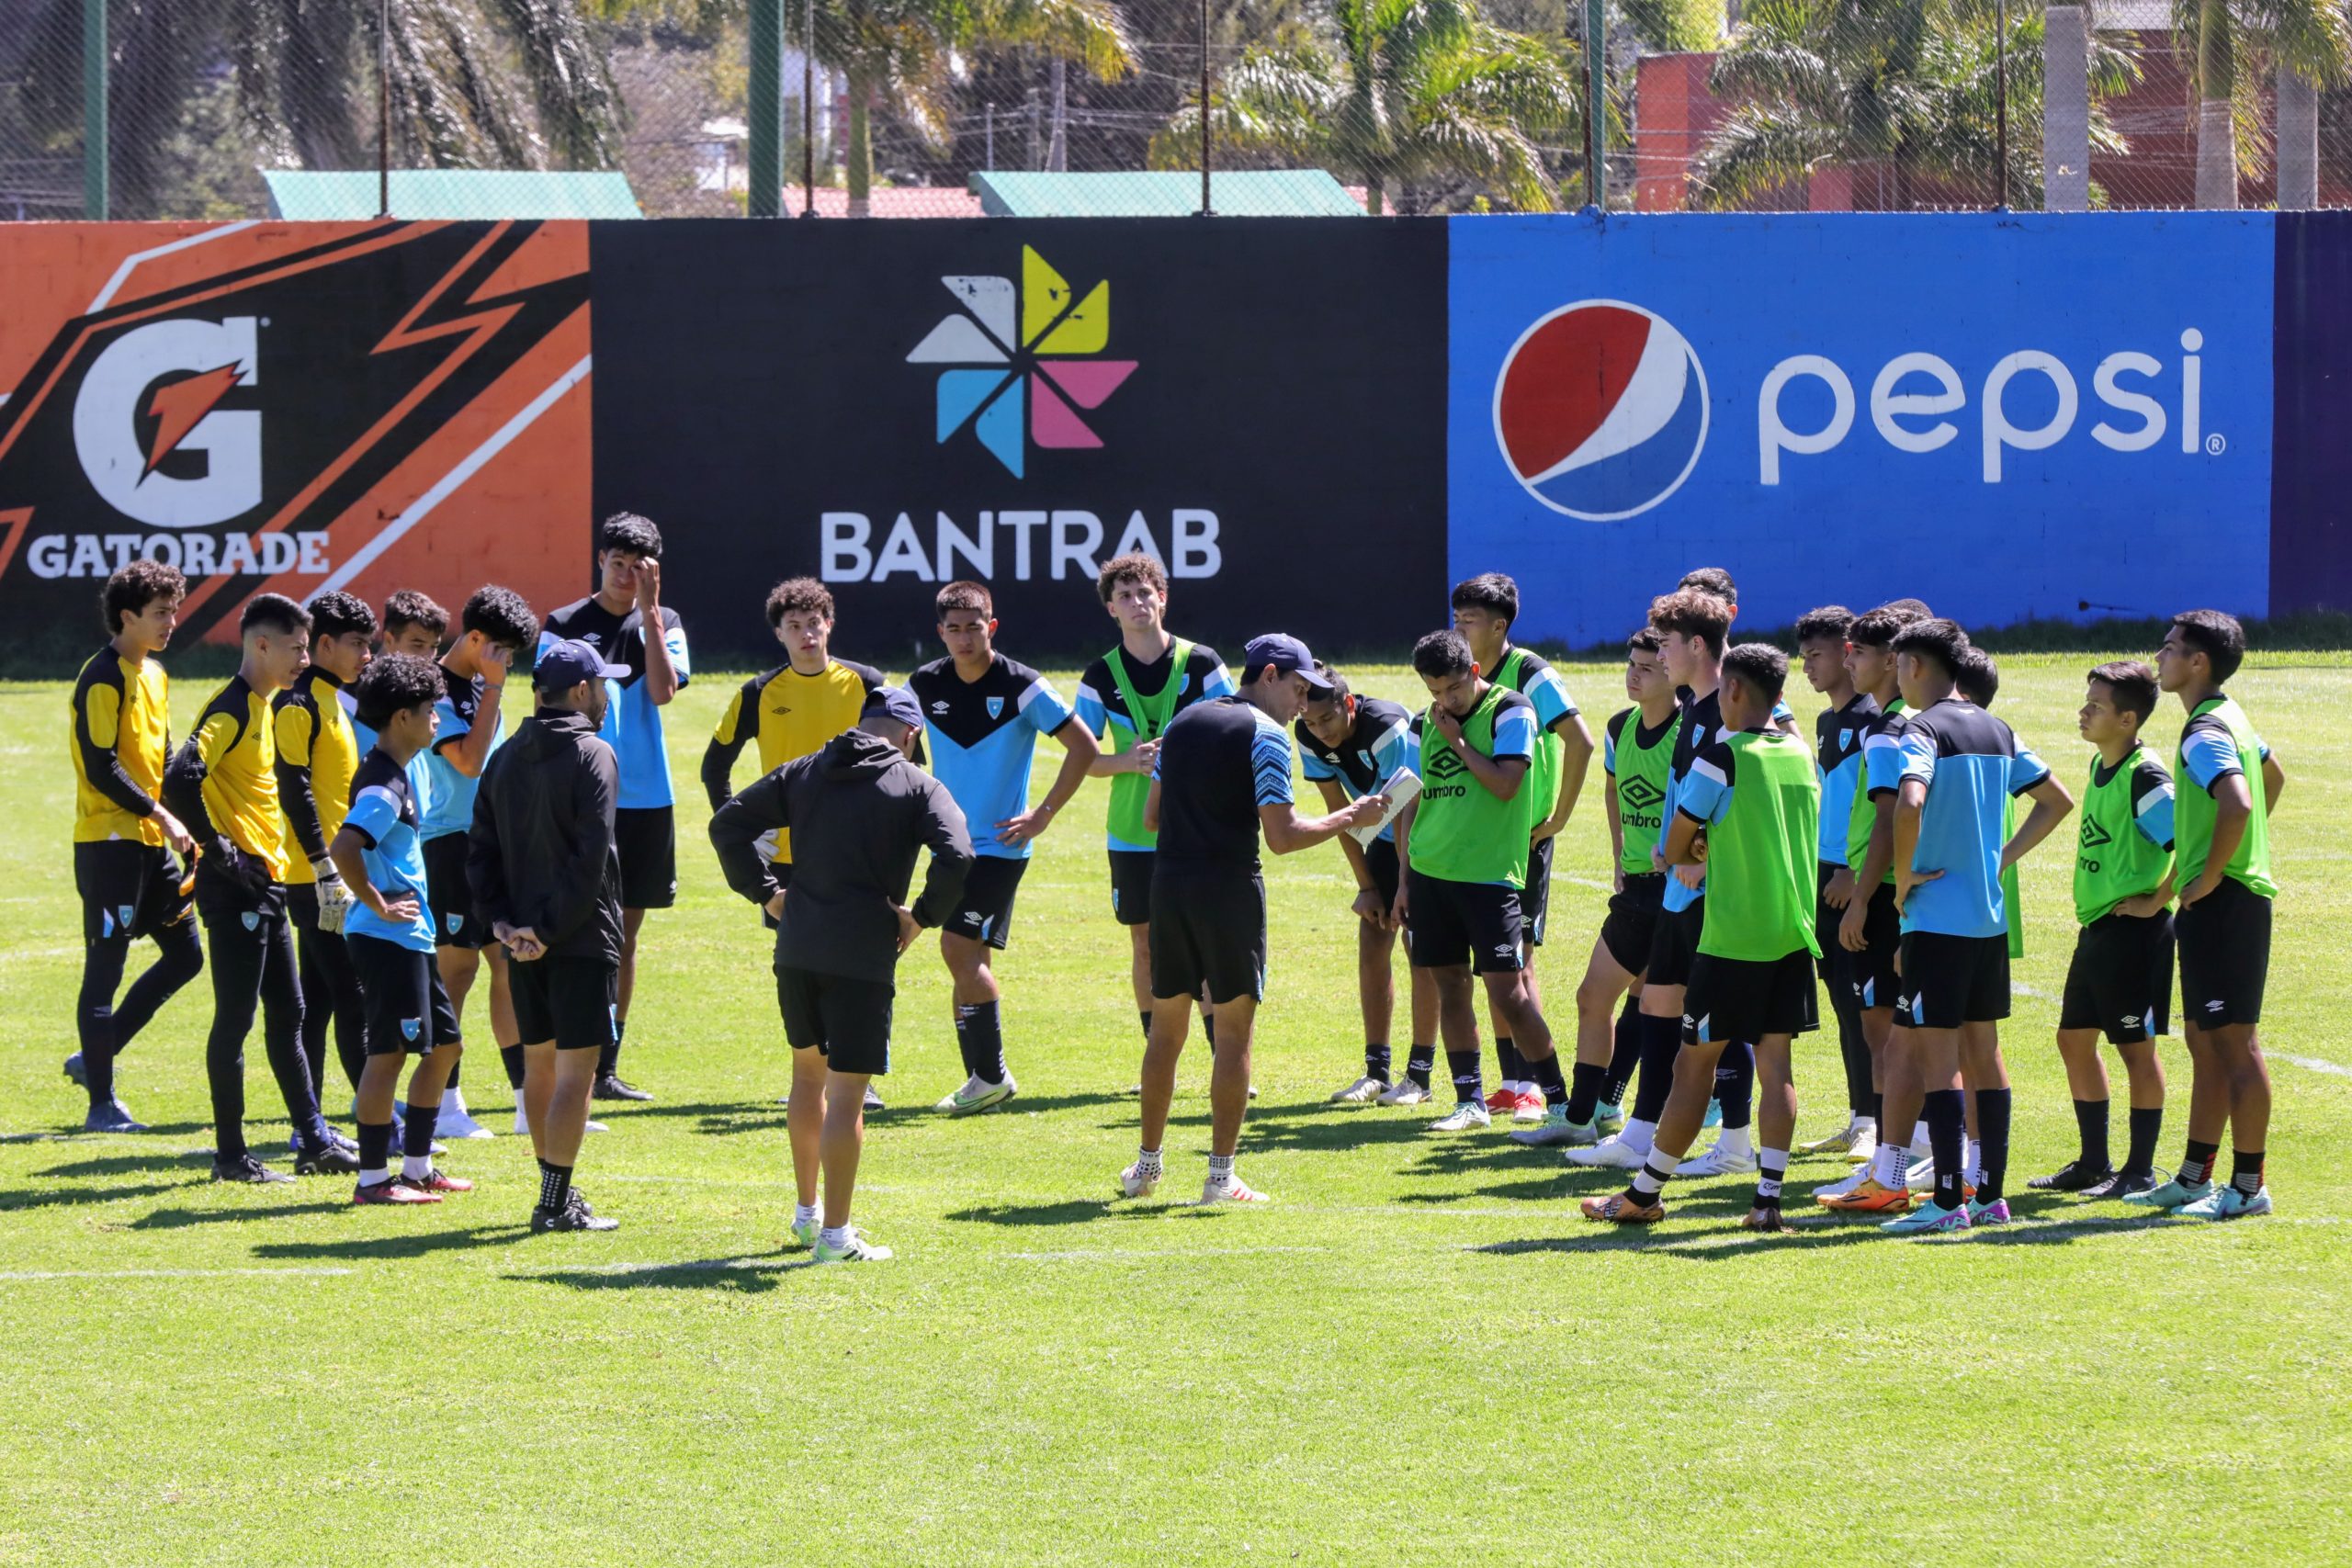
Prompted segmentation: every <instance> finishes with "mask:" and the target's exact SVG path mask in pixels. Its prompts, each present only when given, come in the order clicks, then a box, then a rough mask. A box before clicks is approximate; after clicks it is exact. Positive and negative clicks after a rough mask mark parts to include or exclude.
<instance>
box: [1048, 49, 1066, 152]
mask: <svg viewBox="0 0 2352 1568" xmlns="http://www.w3.org/2000/svg"><path fill="white" fill-rule="evenodd" d="M1046 81H1048V82H1049V83H1051V84H1052V85H1053V94H1054V132H1053V136H1052V138H1051V139H1050V140H1048V141H1046V167H1047V168H1049V169H1052V170H1054V171H1055V172H1056V173H1060V172H1062V171H1064V170H1067V169H1068V168H1069V62H1068V61H1066V60H1064V59H1062V57H1061V56H1060V55H1058V54H1057V55H1056V56H1054V58H1053V59H1052V60H1051V61H1049V62H1046Z"/></svg>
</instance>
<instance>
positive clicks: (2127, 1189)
mask: <svg viewBox="0 0 2352 1568" xmlns="http://www.w3.org/2000/svg"><path fill="white" fill-rule="evenodd" d="M2154 1190H2156V1178H2155V1174H2154V1172H2153V1171H2145V1170H2119V1171H2117V1172H2116V1173H2115V1174H2114V1175H2113V1176H2110V1177H2109V1178H2108V1179H2106V1180H2105V1181H2102V1182H2100V1183H2099V1184H2098V1186H2096V1187H2086V1188H2084V1189H2083V1196H2084V1197H2086V1198H2120V1199H2124V1200H2130V1199H2132V1198H2135V1197H2137V1196H2139V1195H2140V1194H2141V1193H2143V1192H2154Z"/></svg>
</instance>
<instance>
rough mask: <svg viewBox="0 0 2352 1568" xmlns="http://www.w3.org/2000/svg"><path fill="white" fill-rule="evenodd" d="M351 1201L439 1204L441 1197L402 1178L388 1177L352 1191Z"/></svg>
mask: <svg viewBox="0 0 2352 1568" xmlns="http://www.w3.org/2000/svg"><path fill="white" fill-rule="evenodd" d="M351 1201H353V1202H354V1203H357V1204H363V1205H364V1204H368V1203H438V1202H439V1201H441V1195H440V1194H439V1193H437V1192H428V1191H426V1190H424V1188H422V1187H419V1186H417V1185H416V1184H415V1183H413V1182H412V1181H408V1180H405V1179H402V1178H401V1177H397V1176H390V1177H386V1178H385V1179H383V1180H381V1181H367V1182H362V1183H361V1184H360V1185H358V1186H356V1187H355V1188H353V1189H352V1190H351Z"/></svg>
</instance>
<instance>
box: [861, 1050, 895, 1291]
mask: <svg viewBox="0 0 2352 1568" xmlns="http://www.w3.org/2000/svg"><path fill="white" fill-rule="evenodd" d="M865 1109H866V1110H868V1111H888V1109H889V1107H888V1106H887V1105H885V1104H883V1103H882V1097H881V1096H880V1095H878V1094H876V1093H875V1092H874V1086H873V1085H872V1084H867V1085H866V1086H865ZM889 1255H890V1253H889V1249H888V1247H885V1248H883V1251H882V1256H884V1257H885V1258H888V1256H889Z"/></svg>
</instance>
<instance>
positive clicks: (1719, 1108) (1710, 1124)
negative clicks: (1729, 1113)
mask: <svg viewBox="0 0 2352 1568" xmlns="http://www.w3.org/2000/svg"><path fill="white" fill-rule="evenodd" d="M1723 1124H1724V1104H1723V1101H1722V1100H1708V1101H1707V1114H1706V1117H1705V1119H1704V1120H1702V1122H1700V1123H1699V1131H1701V1132H1702V1133H1707V1132H1712V1131H1713V1130H1714V1129H1715V1128H1717V1127H1720V1126H1722V1125H1723Z"/></svg>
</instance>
